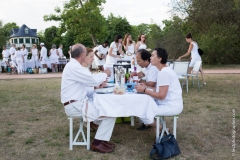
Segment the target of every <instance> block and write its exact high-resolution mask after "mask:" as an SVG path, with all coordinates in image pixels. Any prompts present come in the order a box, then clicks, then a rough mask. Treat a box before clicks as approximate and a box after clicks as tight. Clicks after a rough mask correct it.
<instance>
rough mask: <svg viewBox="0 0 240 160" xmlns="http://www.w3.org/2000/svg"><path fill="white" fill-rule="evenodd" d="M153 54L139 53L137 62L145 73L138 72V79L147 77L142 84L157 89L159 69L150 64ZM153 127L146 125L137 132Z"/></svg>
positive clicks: (142, 51) (143, 50)
mask: <svg viewBox="0 0 240 160" xmlns="http://www.w3.org/2000/svg"><path fill="white" fill-rule="evenodd" d="M150 58H151V54H150V53H149V52H148V51H147V50H145V49H140V50H138V51H137V55H136V60H137V63H138V65H139V66H140V67H142V68H145V71H144V72H142V71H141V72H138V77H139V78H143V77H145V78H146V80H142V79H141V80H140V83H143V84H145V85H147V86H149V87H155V85H156V82H157V75H158V69H157V67H155V66H153V65H151V63H150ZM150 127H151V126H146V125H145V124H144V123H142V125H141V126H140V127H138V128H137V130H139V131H142V130H147V129H148V128H150Z"/></svg>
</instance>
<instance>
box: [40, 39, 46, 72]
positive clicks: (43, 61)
mask: <svg viewBox="0 0 240 160" xmlns="http://www.w3.org/2000/svg"><path fill="white" fill-rule="evenodd" d="M40 46H41V54H40V61H41V64H42V67H43V68H47V62H46V60H47V49H46V47H45V46H44V43H43V42H41V43H40Z"/></svg>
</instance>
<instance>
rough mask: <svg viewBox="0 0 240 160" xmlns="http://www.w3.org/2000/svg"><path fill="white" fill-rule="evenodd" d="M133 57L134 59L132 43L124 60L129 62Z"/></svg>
mask: <svg viewBox="0 0 240 160" xmlns="http://www.w3.org/2000/svg"><path fill="white" fill-rule="evenodd" d="M133 57H134V58H135V59H136V56H135V54H134V43H132V44H130V45H129V46H128V49H127V50H126V60H129V61H131V60H132V58H133Z"/></svg>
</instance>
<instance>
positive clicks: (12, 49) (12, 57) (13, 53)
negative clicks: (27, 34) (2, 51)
mask: <svg viewBox="0 0 240 160" xmlns="http://www.w3.org/2000/svg"><path fill="white" fill-rule="evenodd" d="M15 48H16V44H14V43H13V44H12V47H11V48H10V50H9V52H10V55H11V60H12V62H13V63H15V64H16V58H15V52H16V49H15Z"/></svg>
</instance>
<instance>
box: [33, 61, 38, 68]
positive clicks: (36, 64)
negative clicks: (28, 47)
mask: <svg viewBox="0 0 240 160" xmlns="http://www.w3.org/2000/svg"><path fill="white" fill-rule="evenodd" d="M32 61H33V68H38V60H34V59H33V60H32Z"/></svg>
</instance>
